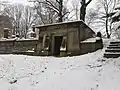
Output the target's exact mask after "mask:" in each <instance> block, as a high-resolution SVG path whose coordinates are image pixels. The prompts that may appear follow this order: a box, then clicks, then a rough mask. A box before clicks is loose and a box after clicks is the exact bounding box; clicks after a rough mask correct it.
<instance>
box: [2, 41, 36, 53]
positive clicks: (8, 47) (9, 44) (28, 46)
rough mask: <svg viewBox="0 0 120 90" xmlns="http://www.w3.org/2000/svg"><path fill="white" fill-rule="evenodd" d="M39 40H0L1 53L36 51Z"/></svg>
mask: <svg viewBox="0 0 120 90" xmlns="http://www.w3.org/2000/svg"><path fill="white" fill-rule="evenodd" d="M37 43H38V40H7V41H0V54H12V53H14V54H25V52H29V53H30V52H31V51H33V52H34V51H35V50H36V47H37Z"/></svg>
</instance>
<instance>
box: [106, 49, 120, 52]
mask: <svg viewBox="0 0 120 90" xmlns="http://www.w3.org/2000/svg"><path fill="white" fill-rule="evenodd" d="M105 52H120V49H106V50H105Z"/></svg>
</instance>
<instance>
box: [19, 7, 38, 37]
mask: <svg viewBox="0 0 120 90" xmlns="http://www.w3.org/2000/svg"><path fill="white" fill-rule="evenodd" d="M22 16H23V17H22V21H21V24H22V27H23V29H22V30H23V34H24V37H25V38H26V37H27V33H28V30H29V28H31V27H32V24H33V23H34V22H35V21H36V19H37V17H38V16H37V15H36V13H35V11H34V10H33V7H30V6H24V11H23V14H22Z"/></svg>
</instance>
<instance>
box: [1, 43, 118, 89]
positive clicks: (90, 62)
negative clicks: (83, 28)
mask: <svg viewBox="0 0 120 90" xmlns="http://www.w3.org/2000/svg"><path fill="white" fill-rule="evenodd" d="M106 43H108V42H106ZM103 54H104V49H103V50H98V51H96V52H94V53H89V54H85V55H81V56H74V57H62V58H56V57H36V56H25V55H0V90H120V58H118V59H106V58H103Z"/></svg>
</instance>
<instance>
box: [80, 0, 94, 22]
mask: <svg viewBox="0 0 120 90" xmlns="http://www.w3.org/2000/svg"><path fill="white" fill-rule="evenodd" d="M91 1H92V0H89V1H88V2H86V0H81V2H80V3H81V7H80V20H83V21H85V15H86V8H87V6H88V5H89V4H90V2H91Z"/></svg>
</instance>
